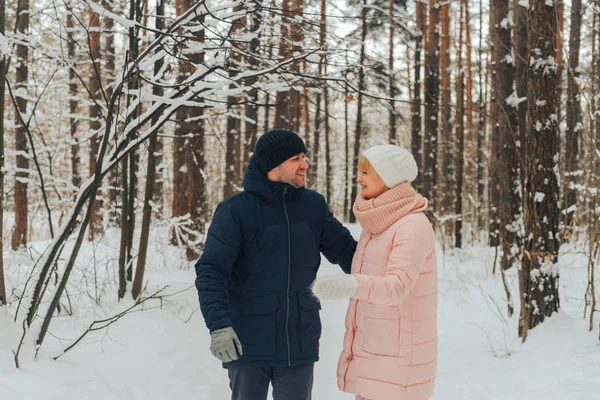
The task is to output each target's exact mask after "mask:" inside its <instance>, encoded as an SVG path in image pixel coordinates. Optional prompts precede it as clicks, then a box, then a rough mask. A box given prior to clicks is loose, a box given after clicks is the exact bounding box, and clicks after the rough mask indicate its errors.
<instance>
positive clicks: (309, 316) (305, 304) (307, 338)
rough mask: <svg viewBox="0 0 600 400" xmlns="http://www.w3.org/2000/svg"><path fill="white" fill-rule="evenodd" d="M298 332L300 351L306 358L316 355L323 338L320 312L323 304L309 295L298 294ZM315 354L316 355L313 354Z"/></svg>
mask: <svg viewBox="0 0 600 400" xmlns="http://www.w3.org/2000/svg"><path fill="white" fill-rule="evenodd" d="M298 305H299V308H300V309H299V313H298V319H299V320H298V328H299V329H298V331H299V335H300V338H299V339H300V340H299V342H300V351H301V352H302V353H303V355H305V356H306V357H311V356H314V355H316V353H318V351H319V339H320V338H321V319H320V318H319V310H320V309H321V303H319V300H317V299H316V298H315V297H313V296H312V295H310V294H308V293H302V292H299V293H298ZM313 353H315V354H313Z"/></svg>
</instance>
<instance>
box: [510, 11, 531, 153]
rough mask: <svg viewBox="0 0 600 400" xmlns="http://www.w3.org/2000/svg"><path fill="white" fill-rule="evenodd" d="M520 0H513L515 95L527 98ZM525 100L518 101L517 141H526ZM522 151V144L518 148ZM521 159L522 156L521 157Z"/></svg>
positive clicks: (523, 13)
mask: <svg viewBox="0 0 600 400" xmlns="http://www.w3.org/2000/svg"><path fill="white" fill-rule="evenodd" d="M519 1H520V0H514V4H513V5H514V10H515V29H514V34H515V56H516V57H515V87H516V89H517V96H518V97H519V98H521V99H523V98H525V99H526V98H527V94H528V93H527V64H528V62H527V60H528V54H527V8H526V7H523V6H521V5H519ZM527 104H528V102H527V101H522V102H520V103H519V108H518V109H517V114H518V118H519V136H518V139H519V141H520V142H521V143H522V144H523V145H524V144H525V143H527ZM519 152H521V153H522V152H523V146H521V148H520V149H519ZM521 159H522V157H521Z"/></svg>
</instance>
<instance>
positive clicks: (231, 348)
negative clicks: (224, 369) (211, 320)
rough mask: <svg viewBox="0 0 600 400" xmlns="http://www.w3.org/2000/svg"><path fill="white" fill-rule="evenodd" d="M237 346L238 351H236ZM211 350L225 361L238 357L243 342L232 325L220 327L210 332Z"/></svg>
mask: <svg viewBox="0 0 600 400" xmlns="http://www.w3.org/2000/svg"><path fill="white" fill-rule="evenodd" d="M236 347H237V351H236ZM210 352H211V353H212V355H213V356H215V357H217V358H218V359H219V360H221V361H222V362H224V363H228V362H231V361H233V360H237V359H238V355H237V353H238V352H239V353H240V356H241V355H242V354H243V353H242V344H241V343H240V339H238V337H237V335H236V334H235V331H234V330H233V328H231V327H227V328H223V329H218V330H216V331H214V332H213V333H211V334H210Z"/></svg>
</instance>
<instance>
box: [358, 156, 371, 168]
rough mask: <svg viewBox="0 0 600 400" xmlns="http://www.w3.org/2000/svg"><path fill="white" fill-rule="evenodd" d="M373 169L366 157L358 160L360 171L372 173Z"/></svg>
mask: <svg viewBox="0 0 600 400" xmlns="http://www.w3.org/2000/svg"><path fill="white" fill-rule="evenodd" d="M372 168H373V166H372V165H371V163H370V162H369V160H367V158H366V157H363V158H361V159H360V160H358V170H359V171H370V170H371V169H372Z"/></svg>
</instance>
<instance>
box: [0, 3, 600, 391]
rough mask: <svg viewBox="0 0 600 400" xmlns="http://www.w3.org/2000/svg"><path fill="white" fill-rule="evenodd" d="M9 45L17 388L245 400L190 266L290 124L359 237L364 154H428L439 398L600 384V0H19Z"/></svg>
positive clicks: (320, 370)
mask: <svg viewBox="0 0 600 400" xmlns="http://www.w3.org/2000/svg"><path fill="white" fill-rule="evenodd" d="M0 51H1V54H2V59H1V60H0V74H1V76H0V106H1V107H2V113H1V117H0V203H1V204H2V208H1V210H0V398H16V399H32V398H40V397H41V398H48V399H50V398H51V399H54V398H69V399H70V398H93V399H96V398H98V399H104V398H109V397H110V398H124V399H125V398H127V399H130V398H181V399H187V398H190V399H192V398H194V399H207V400H225V399H227V398H228V396H229V394H230V392H229V386H228V381H227V376H226V372H223V370H222V369H221V368H220V363H219V362H218V361H217V360H215V359H214V358H212V356H211V354H210V352H209V350H208V346H209V341H210V339H209V332H208V331H207V330H206V327H205V326H204V322H203V320H202V315H201V314H200V312H199V310H198V308H199V307H198V297H197V293H196V289H195V288H194V278H195V275H194V268H193V266H194V263H195V261H196V260H197V259H198V257H199V256H200V255H201V254H202V251H203V246H204V241H205V236H206V232H207V229H208V227H209V225H210V222H211V218H212V215H213V213H214V210H215V208H216V206H217V204H218V203H219V202H221V201H223V200H224V199H227V198H229V197H230V196H232V195H234V194H236V193H238V192H240V191H241V190H243V184H242V182H243V178H244V173H245V170H246V167H247V165H248V162H249V160H250V157H251V156H252V152H253V149H254V146H255V144H256V141H257V139H258V138H259V137H260V136H261V134H262V133H264V132H266V131H268V130H270V129H288V130H292V131H295V132H297V133H298V134H299V135H300V136H301V137H302V138H303V139H304V141H305V143H306V147H307V149H308V152H307V154H306V157H307V161H308V164H309V168H308V172H307V174H308V177H307V187H308V188H310V189H314V190H316V191H318V192H319V193H321V194H322V195H323V196H324V197H325V198H326V200H327V203H328V204H329V207H330V209H331V211H332V212H333V214H334V215H335V216H336V217H337V218H338V219H339V220H340V221H342V222H343V223H344V224H345V225H346V226H348V227H349V229H350V231H351V232H352V234H353V235H354V237H356V238H358V236H359V234H360V226H359V225H358V224H357V223H356V220H355V217H354V215H353V213H352V204H353V202H354V199H355V198H356V197H357V194H358V190H359V188H358V185H357V184H356V182H355V181H356V177H357V162H358V160H359V159H360V158H361V152H362V151H363V150H365V149H366V148H368V147H370V146H373V145H377V144H385V143H392V144H398V145H401V146H403V147H405V148H407V149H409V150H410V151H411V152H412V153H413V155H415V158H416V160H417V164H418V167H419V176H418V178H417V180H416V181H415V182H413V186H414V187H415V189H416V190H417V191H418V192H419V193H421V194H422V195H423V196H424V197H425V198H427V199H428V200H429V208H428V210H427V217H428V218H429V220H430V221H431V223H432V224H433V226H434V229H435V232H436V238H437V252H438V268H439V276H440V278H439V279H440V284H439V287H440V288H439V291H440V300H439V302H440V306H439V307H440V308H439V332H440V341H439V343H440V344H439V348H440V355H439V368H438V382H437V386H436V394H435V397H434V399H444V400H446V399H449V400H454V399H471V398H472V399H508V398H512V399H536V400H537V399H540V400H541V399H549V400H554V399H557V400H558V399H561V400H563V399H578V400H587V399H592V398H597V397H596V396H598V392H599V391H600V383H599V382H598V374H599V373H600V347H599V346H600V318H598V317H599V316H600V315H599V314H596V312H598V311H600V305H599V304H598V303H599V302H600V297H599V296H600V290H599V288H598V286H596V281H597V279H596V277H595V275H596V274H597V273H598V272H599V271H600V270H599V266H598V263H599V262H600V192H599V190H598V188H599V187H600V119H599V118H598V117H599V116H600V95H599V94H600V63H599V62H598V60H599V57H598V54H599V53H600V1H599V0H224V1H215V0H0ZM336 273H341V271H340V270H339V268H337V266H332V265H330V264H329V263H328V262H327V261H326V260H325V259H324V262H323V265H322V266H321V268H320V270H319V275H331V274H336ZM345 306H346V303H345V302H343V301H339V302H338V301H336V302H333V303H331V304H323V306H322V307H323V308H322V311H321V314H322V318H323V320H324V322H323V336H322V339H321V352H322V353H323V354H322V356H321V360H322V361H320V362H319V363H317V367H316V368H317V369H316V377H315V389H314V391H313V397H314V398H316V399H317V400H321V399H325V398H330V399H332V400H335V399H350V398H353V397H352V396H350V395H347V394H343V393H341V392H338V390H337V387H336V386H335V363H336V361H337V357H338V355H339V351H340V350H341V340H342V336H343V329H344V312H345ZM466 388H468V389H466Z"/></svg>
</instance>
